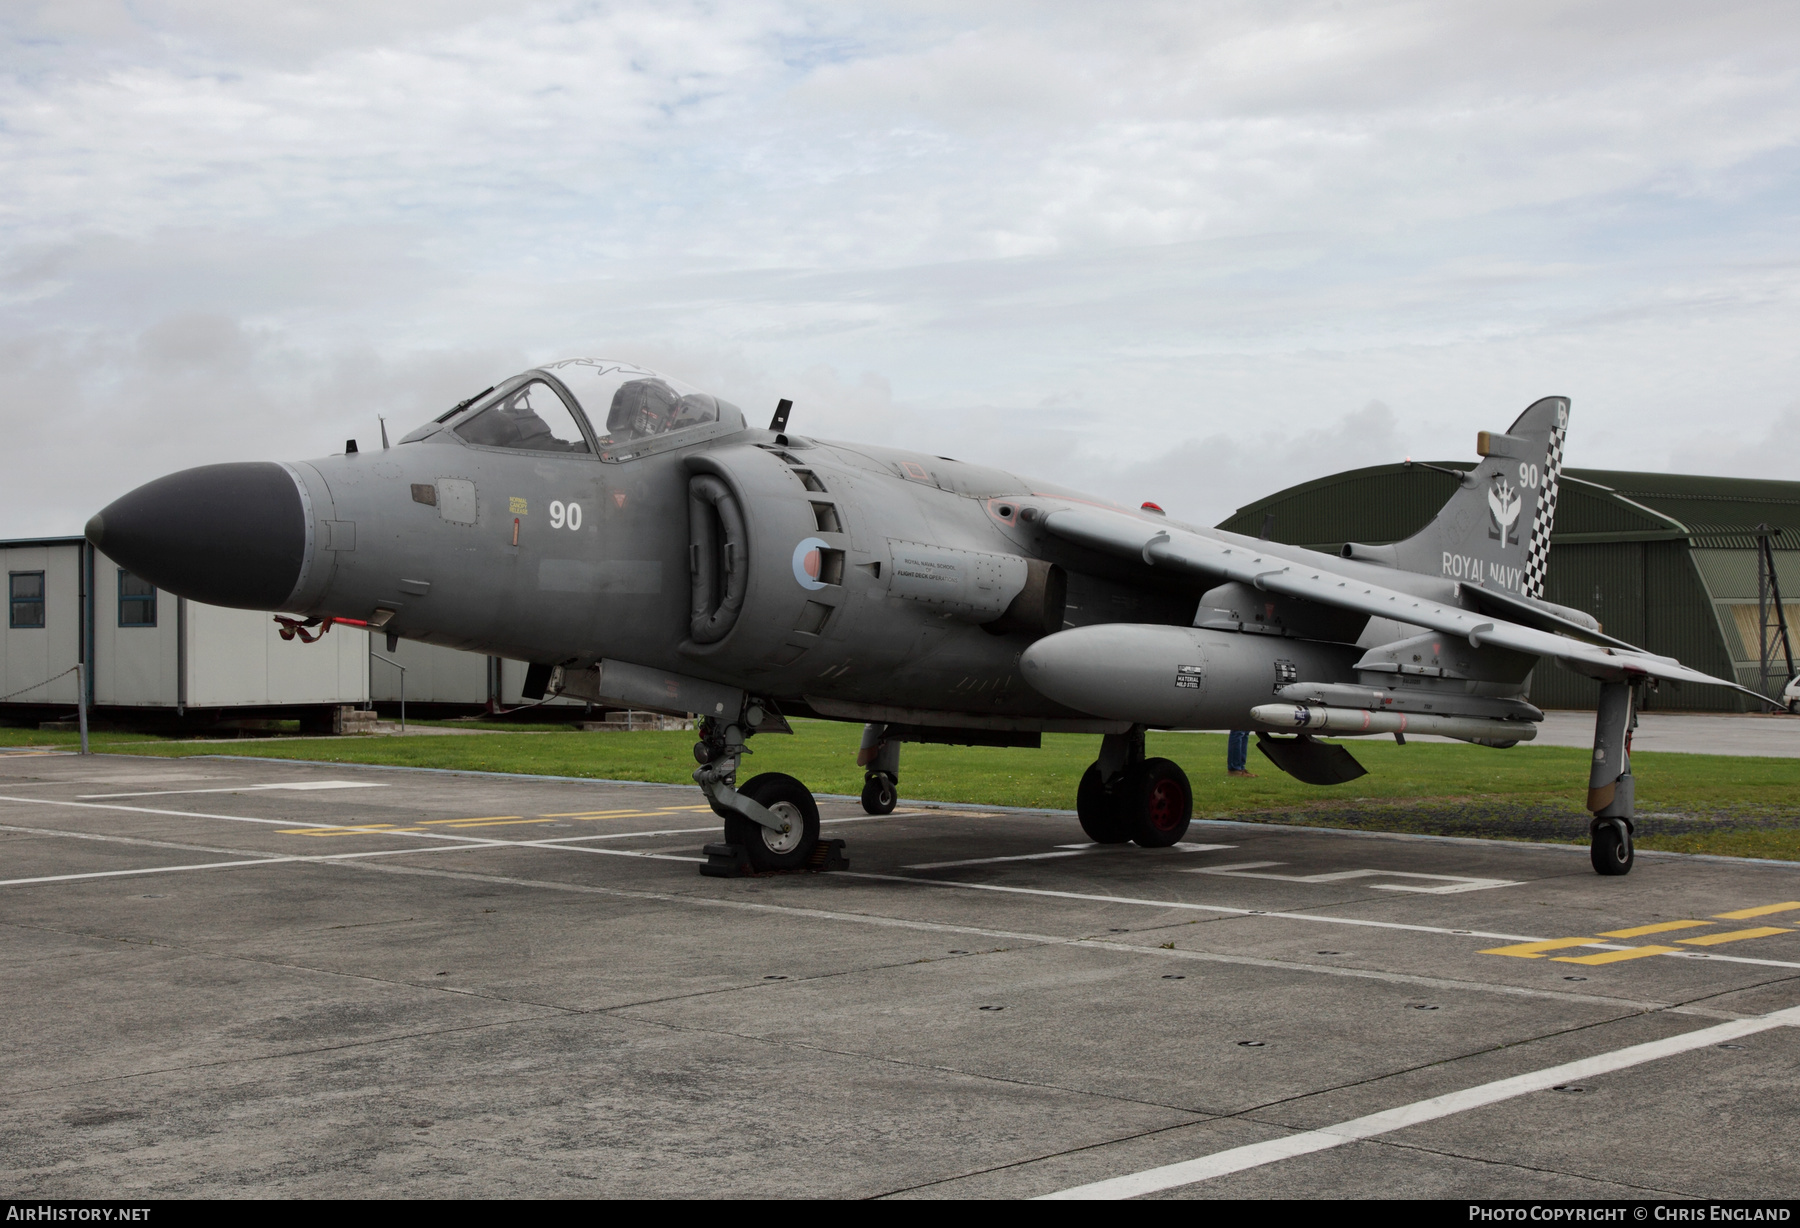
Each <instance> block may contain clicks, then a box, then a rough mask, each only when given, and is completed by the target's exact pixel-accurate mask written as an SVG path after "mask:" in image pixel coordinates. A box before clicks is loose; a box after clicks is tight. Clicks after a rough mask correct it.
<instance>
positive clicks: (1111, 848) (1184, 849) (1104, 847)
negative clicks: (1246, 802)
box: [900, 841, 1282, 870]
mask: <svg viewBox="0 0 1800 1228" xmlns="http://www.w3.org/2000/svg"><path fill="white" fill-rule="evenodd" d="M1236 847H1237V845H1235V844H1189V843H1187V842H1186V841H1183V842H1182V843H1180V844H1176V845H1172V846H1171V848H1172V849H1173V850H1174V851H1175V852H1178V853H1210V852H1213V851H1214V850H1216V849H1234V848H1236ZM1127 851H1129V852H1141V851H1143V850H1140V849H1136V848H1133V847H1132V846H1130V845H1125V844H1059V845H1057V846H1056V849H1055V850H1054V851H1052V852H1048V853H1014V854H1013V855H1012V856H1010V857H969V858H966V859H964V860H962V861H927V862H922V863H921V864H919V865H913V866H901V867H900V868H901V869H902V870H948V869H950V868H951V867H953V866H987V865H994V864H996V863H998V862H1002V861H1048V860H1050V859H1051V858H1055V857H1080V856H1081V855H1082V854H1084V853H1105V852H1127ZM1249 864H1251V865H1258V866H1261V865H1270V866H1278V865H1280V864H1282V863H1281V862H1279V861H1267V862H1264V861H1256V862H1250V863H1249Z"/></svg>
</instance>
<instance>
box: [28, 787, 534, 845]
mask: <svg viewBox="0 0 1800 1228" xmlns="http://www.w3.org/2000/svg"><path fill="white" fill-rule="evenodd" d="M0 802H23V803H24V804H26V805H28V806H72V807H74V808H76V809H77V810H122V811H125V812H126V813H128V814H161V815H168V816H169V817H171V818H176V819H219V820H221V821H222V822H226V823H259V824H261V825H263V826H265V827H293V826H294V825H295V824H299V825H300V826H303V827H310V828H314V829H316V830H324V829H326V828H331V829H333V830H336V831H344V832H353V833H361V834H363V835H371V836H416V837H417V838H419V839H421V840H454V841H462V842H464V843H471V842H472V843H477V844H503V843H507V842H506V841H497V840H483V839H481V838H479V837H476V836H453V835H450V834H449V833H447V832H438V831H417V832H414V831H387V830H383V831H370V830H369V829H368V828H367V827H359V826H357V825H356V824H353V823H314V822H312V821H310V820H307V819H262V818H256V817H254V816H251V815H243V814H209V813H207V812H206V811H204V810H158V809H155V808H154V807H151V806H121V805H119V804H117V803H115V802H65V801H61V800H59V799H57V798H53V797H8V796H5V795H0Z"/></svg>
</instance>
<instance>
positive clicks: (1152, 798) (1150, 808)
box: [1144, 780, 1183, 831]
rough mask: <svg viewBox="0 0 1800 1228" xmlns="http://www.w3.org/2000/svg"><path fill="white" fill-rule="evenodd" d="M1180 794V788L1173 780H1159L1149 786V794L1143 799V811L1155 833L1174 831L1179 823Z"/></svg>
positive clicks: (1180, 809)
mask: <svg viewBox="0 0 1800 1228" xmlns="http://www.w3.org/2000/svg"><path fill="white" fill-rule="evenodd" d="M1181 793H1182V790H1181V786H1180V785H1179V784H1177V783H1176V782H1175V781H1173V780H1159V781H1157V782H1156V783H1155V784H1153V785H1151V786H1150V794H1149V796H1148V797H1146V798H1145V799H1144V810H1145V812H1146V814H1147V815H1148V817H1149V819H1150V826H1151V827H1153V828H1155V829H1156V830H1157V831H1173V830H1175V827H1176V825H1177V824H1178V823H1180V822H1181V811H1182V804H1181V803H1182V800H1183V799H1182V796H1181Z"/></svg>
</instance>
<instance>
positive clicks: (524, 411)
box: [456, 379, 590, 454]
mask: <svg viewBox="0 0 1800 1228" xmlns="http://www.w3.org/2000/svg"><path fill="white" fill-rule="evenodd" d="M456 433H457V434H458V435H461V436H462V437H463V438H464V439H466V440H468V441H469V442H470V443H473V444H480V445H481V446H482V447H486V448H518V449H521V450H523V451H527V452H579V453H582V454H588V453H589V452H590V449H589V447H588V441H587V436H586V435H585V434H583V433H582V430H581V427H580V425H579V424H578V423H577V422H576V421H575V415H574V414H572V413H570V412H569V407H568V406H567V405H565V404H564V403H563V399H562V398H561V397H559V396H557V395H556V391H555V389H553V388H551V387H550V385H549V384H546V383H545V382H544V381H543V380H535V379H534V380H531V381H529V382H528V383H524V384H521V385H519V386H518V387H517V388H514V389H513V390H512V391H510V392H504V393H501V394H500V395H499V396H497V397H495V398H494V399H493V400H492V401H490V402H489V403H488V404H487V405H486V406H485V407H484V408H482V409H478V410H476V411H475V412H474V413H473V414H471V415H470V416H469V417H468V418H466V419H464V420H463V422H462V423H461V424H460V425H459V426H458V427H457V428H456Z"/></svg>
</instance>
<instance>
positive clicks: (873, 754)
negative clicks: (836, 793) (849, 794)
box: [856, 725, 900, 814]
mask: <svg viewBox="0 0 1800 1228" xmlns="http://www.w3.org/2000/svg"><path fill="white" fill-rule="evenodd" d="M856 765H857V766H858V767H860V768H864V769H866V770H865V771H864V772H863V791H862V807H863V810H864V811H866V812H867V813H869V814H892V813H894V804H895V802H897V801H898V800H899V796H900V795H899V786H900V743H899V741H898V740H897V739H895V740H890V739H889V738H888V737H887V726H886V725H864V726H863V736H862V749H861V750H859V751H857V752H856Z"/></svg>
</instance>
